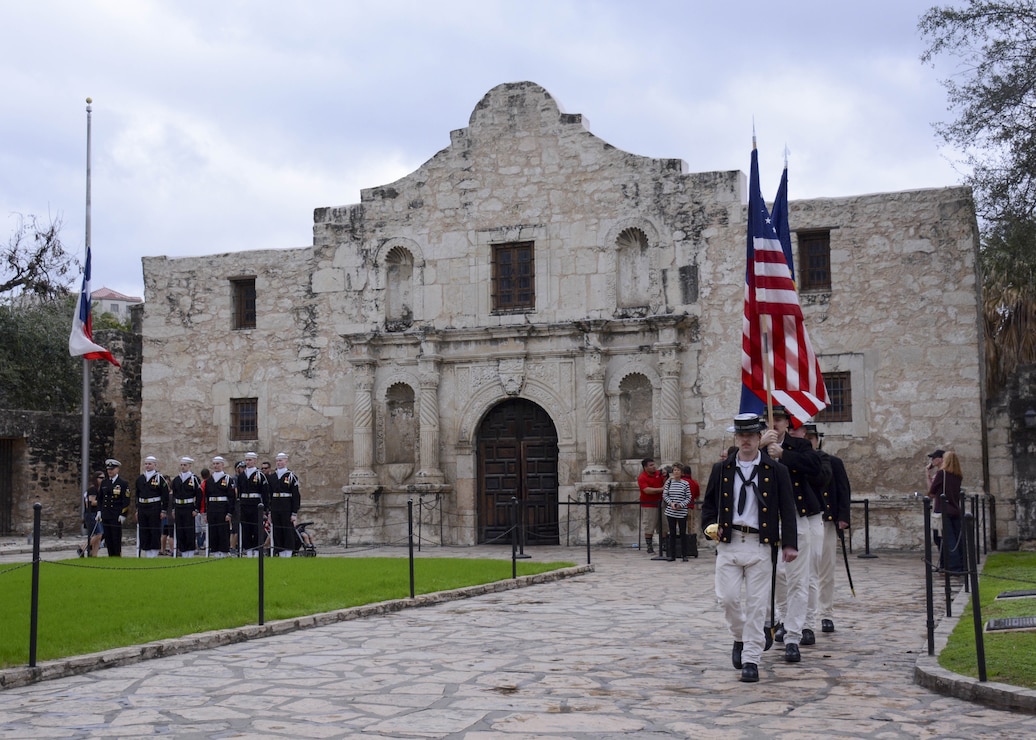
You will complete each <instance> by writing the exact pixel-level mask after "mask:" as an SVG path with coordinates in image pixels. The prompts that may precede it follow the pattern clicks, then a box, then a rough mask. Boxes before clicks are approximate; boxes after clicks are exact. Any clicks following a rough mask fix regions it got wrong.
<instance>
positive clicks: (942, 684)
mask: <svg viewBox="0 0 1036 740" xmlns="http://www.w3.org/2000/svg"><path fill="white" fill-rule="evenodd" d="M970 609H971V594H970V593H966V592H965V591H964V589H963V588H962V589H961V590H960V591H959V592H958V593H957V595H956V596H955V597H954V599H953V602H952V604H951V607H950V611H951V613H953V614H954V615H956V616H952V617H943V618H942V619H941V620H940V621H939V623H938V624H937V625H936V626H935V642H934V645H933V647H934V648H935V655H929V654H928V644H927V641H926V642H925V646H924V648H923V654H922V655H921V657H919V658H918V659H917V662H916V663H915V664H914V683H916V684H917V685H918V686H923V687H924V688H926V689H929V690H931V691H935V692H936V693H939V694H942V695H944V696H952V697H954V698H956V699H963V700H964V701H968V702H973V703H976V704H984V705H986V706H990V707H993V708H995V709H1010V710H1014V711H1018V712H1027V713H1030V714H1036V691H1033V690H1032V689H1024V688H1021V687H1018V686H1011V685H1010V684H1006V683H998V682H996V681H986V682H982V681H979V680H978V679H977V678H971V677H970V676H962V675H961V674H959V673H954V672H952V671H948V670H946V669H945V668H943V667H941V666H940V665H939V654H940V653H941V652H942V650H943V648H945V647H946V643H947V642H948V641H949V639H950V633H952V632H953V630H954V629H955V628H956V626H957V623H958V622H959V621H960V618H961V616H963V615H964V614H965V613H966V612H968V611H970Z"/></svg>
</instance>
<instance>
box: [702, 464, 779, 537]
mask: <svg viewBox="0 0 1036 740" xmlns="http://www.w3.org/2000/svg"><path fill="white" fill-rule="evenodd" d="M736 471H737V456H736V455H731V456H730V457H728V458H727V459H726V460H723V461H721V462H718V463H716V464H715V465H713V466H712V473H711V474H710V475H709V484H708V486H707V487H706V489H705V496H704V498H703V500H702V507H701V523H702V530H703V531H704V529H705V528H706V527H708V526H709V525H710V524H718V525H719V526H720V528H721V529H722V530H723V536H722V537H721V538H720V541H721V542H730V536H731V533H732V531H733V530H732V525H733V523H734V501H735V499H734V480H735V478H736V477H737V472H736ZM757 480H758V485H757V486H752V490H753V492H754V493H755V496H756V506H757V508H758V511H759V523H758V524H757V525H756V528H757V529H758V530H759V541H760V542H762V543H763V544H766V545H776V544H777V543H778V542H780V544H781V546H782V547H793V548H795V549H796V550H797V549H798V529H797V527H796V524H797V520H798V515H797V513H796V511H795V501H794V499H793V497H792V487H791V478H790V477H789V476H788V469H787V468H786V467H784V466H783V465H779V464H777V463H776V462H774V461H773V459H771V458H770V456H769V455H767V454H766V453H765V452H763V453H761V456H760V460H759V475H758V479H757Z"/></svg>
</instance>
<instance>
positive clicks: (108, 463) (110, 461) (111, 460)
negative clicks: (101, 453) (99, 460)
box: [104, 457, 122, 468]
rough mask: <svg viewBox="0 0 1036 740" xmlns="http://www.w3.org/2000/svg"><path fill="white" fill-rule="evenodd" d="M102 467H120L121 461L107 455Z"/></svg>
mask: <svg viewBox="0 0 1036 740" xmlns="http://www.w3.org/2000/svg"><path fill="white" fill-rule="evenodd" d="M104 467H106V468H121V467H122V463H121V462H119V461H118V460H116V459H115V458H114V457H109V458H108V459H107V460H105V461H104Z"/></svg>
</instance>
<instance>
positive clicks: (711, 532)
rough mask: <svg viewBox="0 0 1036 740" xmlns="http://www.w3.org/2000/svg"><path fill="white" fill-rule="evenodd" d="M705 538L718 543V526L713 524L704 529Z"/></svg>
mask: <svg viewBox="0 0 1036 740" xmlns="http://www.w3.org/2000/svg"><path fill="white" fill-rule="evenodd" d="M705 536H706V537H708V538H710V539H713V540H716V541H717V542H719V525H718V524H716V523H713V524H710V525H709V526H707V527H706V528H705Z"/></svg>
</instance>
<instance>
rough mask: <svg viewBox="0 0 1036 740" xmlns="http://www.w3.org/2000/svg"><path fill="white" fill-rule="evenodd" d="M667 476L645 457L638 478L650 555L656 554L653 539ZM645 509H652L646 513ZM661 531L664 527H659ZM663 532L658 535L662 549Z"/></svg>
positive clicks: (641, 462) (646, 540)
mask: <svg viewBox="0 0 1036 740" xmlns="http://www.w3.org/2000/svg"><path fill="white" fill-rule="evenodd" d="M665 481H666V476H665V473H663V472H662V471H661V470H659V469H658V466H657V465H655V461H654V460H652V459H651V458H650V457H645V458H644V459H643V460H641V461H640V475H638V476H637V486H638V487H639V488H640V508H641V516H643V517H644V519H645V522H644V540H645V542H647V551H648V554H654V552H655V548H654V547H653V546H652V538H653V537H654V534H655V525H656V524H657V523H658V521H659V518H660V517H659V515H658V514H659V508H660V507H661V505H662V486H664V485H665ZM644 509H650V511H647V512H645V511H644ZM659 529H660V530H661V529H663V527H661V526H659ZM662 537H663V532H661V531H659V533H658V547H659V549H661V547H662Z"/></svg>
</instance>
